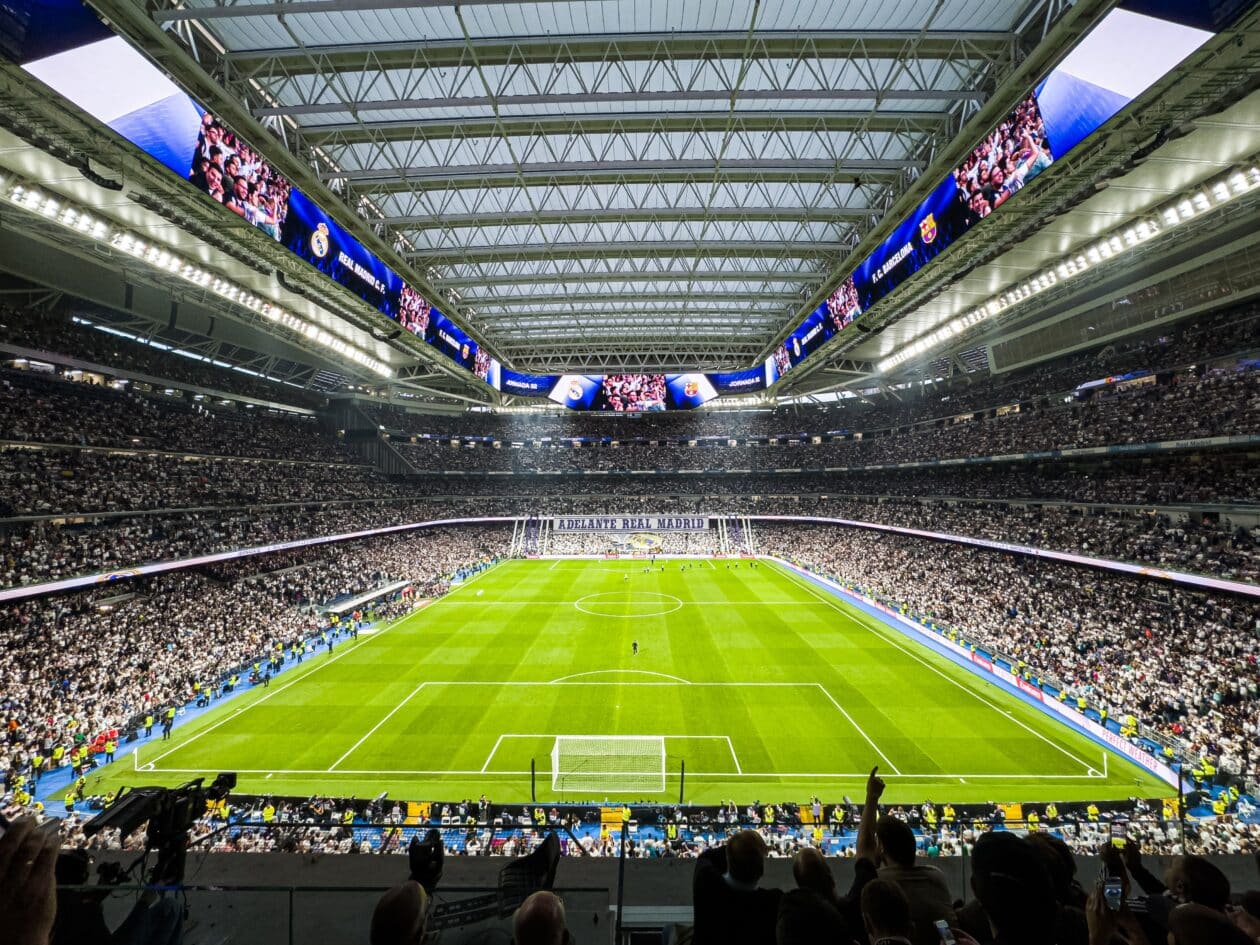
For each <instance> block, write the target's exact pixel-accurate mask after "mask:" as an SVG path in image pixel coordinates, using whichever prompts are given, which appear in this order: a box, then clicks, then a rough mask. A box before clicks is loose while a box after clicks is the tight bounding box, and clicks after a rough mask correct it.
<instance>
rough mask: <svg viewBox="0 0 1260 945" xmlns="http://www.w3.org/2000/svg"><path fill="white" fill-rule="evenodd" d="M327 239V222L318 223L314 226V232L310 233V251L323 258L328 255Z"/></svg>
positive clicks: (328, 244) (328, 245)
mask: <svg viewBox="0 0 1260 945" xmlns="http://www.w3.org/2000/svg"><path fill="white" fill-rule="evenodd" d="M330 245H331V244H330V243H329V240H328V224H327V223H320V224H319V226H317V227H315V232H314V233H312V234H311V252H312V253H314V254H315V255H316V256H318V257H319V258H320V259H323V258H324V257H326V256H327V255H328V250H329V248H330Z"/></svg>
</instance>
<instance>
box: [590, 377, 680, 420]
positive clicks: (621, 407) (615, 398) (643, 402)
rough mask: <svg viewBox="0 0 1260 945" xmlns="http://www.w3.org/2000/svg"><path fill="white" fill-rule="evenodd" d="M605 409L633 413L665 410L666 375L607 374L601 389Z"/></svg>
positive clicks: (601, 398)
mask: <svg viewBox="0 0 1260 945" xmlns="http://www.w3.org/2000/svg"><path fill="white" fill-rule="evenodd" d="M600 400H601V405H602V407H603V409H605V410H615V411H618V412H626V413H632V412H636V411H652V410H664V409H665V375H664V374H607V375H605V376H604V380H603V383H602V385H601V387H600Z"/></svg>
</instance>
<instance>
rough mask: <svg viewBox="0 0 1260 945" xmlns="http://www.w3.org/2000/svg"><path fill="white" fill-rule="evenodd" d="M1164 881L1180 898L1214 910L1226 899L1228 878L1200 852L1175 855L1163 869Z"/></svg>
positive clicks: (1222, 905) (1174, 895)
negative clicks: (1165, 868) (1164, 869)
mask: <svg viewBox="0 0 1260 945" xmlns="http://www.w3.org/2000/svg"><path fill="white" fill-rule="evenodd" d="M1164 885H1165V886H1167V887H1168V889H1169V891H1170V892H1171V893H1172V894H1173V898H1175V899H1178V900H1180V901H1181V902H1196V903H1198V904H1199V905H1201V906H1207V907H1208V908H1209V909H1215V910H1216V911H1217V912H1224V911H1225V904H1226V903H1227V902H1229V880H1228V879H1227V878H1226V876H1225V874H1224V873H1222V872H1221V871H1220V870H1219V869H1217V868H1216V867H1215V866H1213V865H1212V863H1210V862H1209V861H1208V860H1205V859H1204V858H1203V857H1201V856H1193V855H1191V856H1179V857H1175V858H1174V859H1173V861H1172V863H1170V864H1169V865H1168V869H1167V870H1166V871H1165V873H1164Z"/></svg>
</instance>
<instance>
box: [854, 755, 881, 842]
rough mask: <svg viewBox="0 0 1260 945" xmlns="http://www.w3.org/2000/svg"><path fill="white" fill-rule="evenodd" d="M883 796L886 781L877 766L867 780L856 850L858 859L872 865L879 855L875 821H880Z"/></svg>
mask: <svg viewBox="0 0 1260 945" xmlns="http://www.w3.org/2000/svg"><path fill="white" fill-rule="evenodd" d="M883 794H884V781H883V779H882V778H881V777H880V776H879V765H876V766H875V767H874V768H872V769H871V773H870V776H869V777H868V778H867V779H866V803H865V804H863V805H862V819H861V820H860V821H858V835H857V845H856V847H855V848H854V849H855V852H856V853H857V856H858V859H862V858H866V859H868V860H870V861H871V862H872V863H874V862H875V859H876V857H877V856H878V855H879V847H878V845H877V844H876V842H875V821H876V820H877V819H879V799H880V798H881V797H882V796H883Z"/></svg>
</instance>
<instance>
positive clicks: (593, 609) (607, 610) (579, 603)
mask: <svg viewBox="0 0 1260 945" xmlns="http://www.w3.org/2000/svg"><path fill="white" fill-rule="evenodd" d="M644 598H650V599H647V600H645V599H644ZM671 604H672V605H673V606H670V605H671ZM682 605H683V602H682V601H681V600H679V599H678V598H677V597H675V596H674V595H673V594H658V593H657V592H656V591H635V592H631V593H626V592H624V591H605V592H603V593H601V594H587V595H586V596H585V597H583V598H580V599H579V600H576V601H574V602H573V606H574V607H576V608H577V609H578V610H580V611H581V612H582V613H584V614H590V615H591V616H592V617H663V616H665V615H666V614H672V613H673V612H674V611H676V610H681V609H682Z"/></svg>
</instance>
